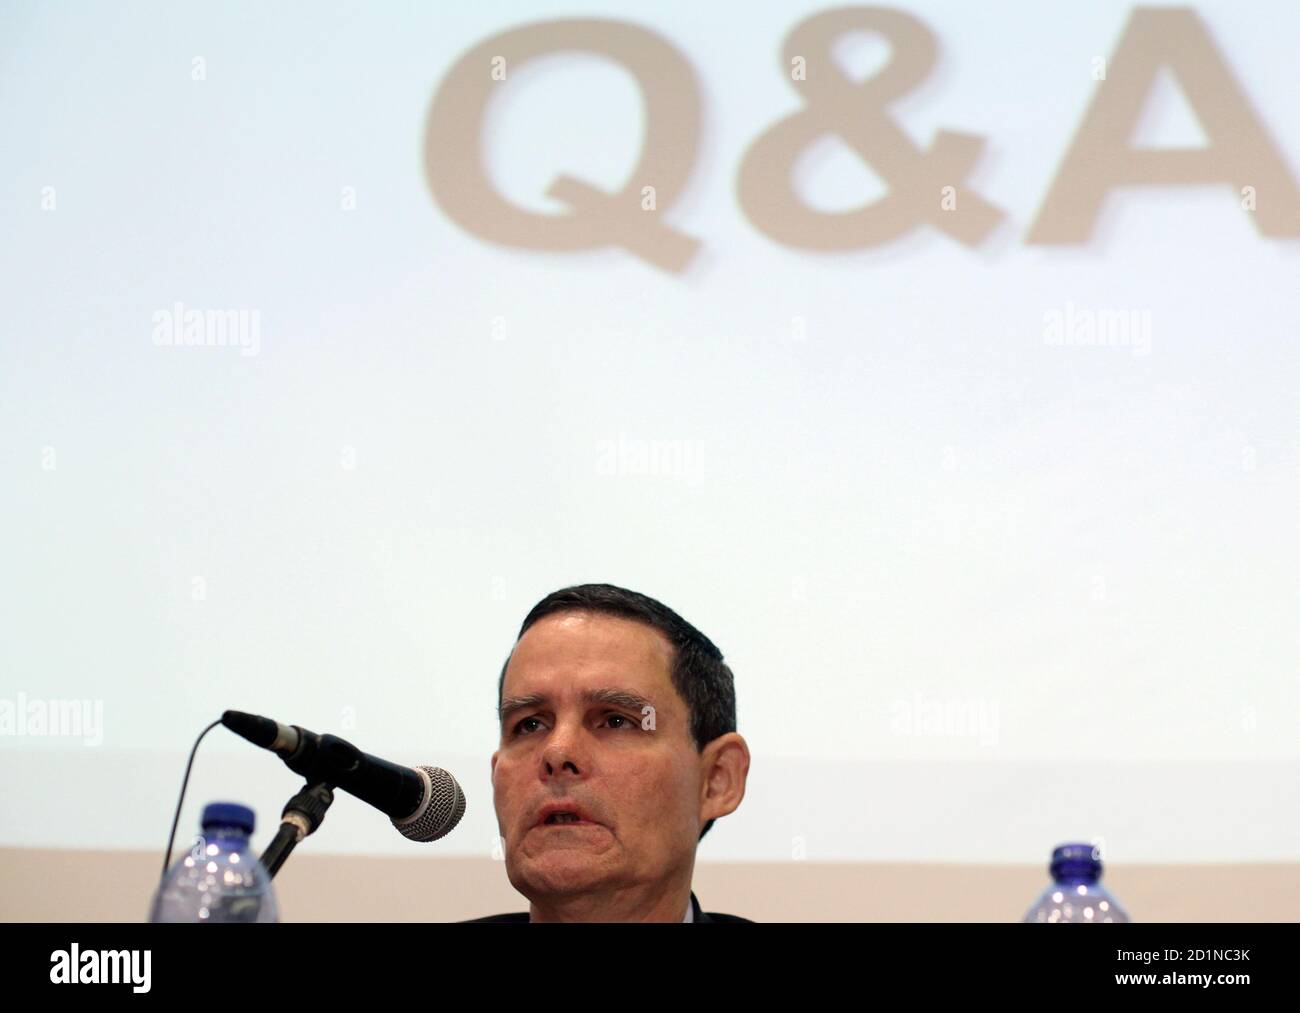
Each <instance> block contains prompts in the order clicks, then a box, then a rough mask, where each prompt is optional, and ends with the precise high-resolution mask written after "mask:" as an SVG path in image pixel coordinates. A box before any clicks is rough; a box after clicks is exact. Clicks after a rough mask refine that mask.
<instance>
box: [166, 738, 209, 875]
mask: <svg viewBox="0 0 1300 1013" xmlns="http://www.w3.org/2000/svg"><path fill="white" fill-rule="evenodd" d="M219 724H221V719H220V718H218V719H217V720H216V721H214V722H212V724H210V725H208V727H207V728H205V729H203V731H201V732H199V737H198V738H197V739H195V740H194V748H193V749H191V750H190V762H189V763H187V764H185V777H184V778H183V779H182V781H181V797H180V798H178V799H177V800H176V815H175V816H173V817H172V832H171V836H170V837H168V838H167V850H166V851H164V852H163V867H162V876H161V878H162V879H166V878H167V870H168V868H170V867H171V863H172V845H173V844H175V843H176V827H177V826H178V825H179V824H180V822H181V806H183V805H184V804H185V788H186V786H187V785H188V784H189V783H190V768H191V767H193V766H194V754H195V753H197V752H198V751H199V743H200V742H202V741H203V736H205V735H207V734H208V732H210V731H212V729H214V728H216V727H217V725H219Z"/></svg>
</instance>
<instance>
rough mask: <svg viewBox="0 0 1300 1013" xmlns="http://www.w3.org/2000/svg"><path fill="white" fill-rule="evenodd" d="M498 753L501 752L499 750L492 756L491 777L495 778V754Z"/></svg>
mask: <svg viewBox="0 0 1300 1013" xmlns="http://www.w3.org/2000/svg"><path fill="white" fill-rule="evenodd" d="M499 752H501V750H499V749H498V750H497V751H496V752H494V753H493V754H492V776H493V777H496V776H497V753H499Z"/></svg>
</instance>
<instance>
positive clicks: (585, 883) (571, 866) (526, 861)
mask: <svg viewBox="0 0 1300 1013" xmlns="http://www.w3.org/2000/svg"><path fill="white" fill-rule="evenodd" d="M609 857H610V856H608V855H607V854H603V853H599V852H596V851H595V850H594V849H593V848H590V847H588V848H576V847H561V846H555V845H548V846H544V847H542V848H532V849H529V850H528V851H527V853H525V854H521V855H519V856H518V861H517V862H516V863H515V864H514V867H513V868H509V867H508V868H507V871H508V872H509V879H510V882H511V884H512V885H513V886H514V888H515V889H516V890H518V891H519V892H520V893H522V894H523V895H524V896H525V897H529V898H530V899H531V898H532V897H533V896H534V895H535V894H536V895H546V896H564V895H566V894H575V893H585V892H587V891H589V890H591V889H593V888H594V887H597V886H599V885H600V884H601V883H602V882H604V881H606V880H607V879H609V878H610V877H611V873H612V872H613V871H614V870H612V869H611V868H610V863H609Z"/></svg>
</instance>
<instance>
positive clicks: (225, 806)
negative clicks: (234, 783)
mask: <svg viewBox="0 0 1300 1013" xmlns="http://www.w3.org/2000/svg"><path fill="white" fill-rule="evenodd" d="M254 823H255V817H254V815H253V810H252V809H250V808H248V806H246V805H240V804H239V803H238V802H209V803H208V804H207V805H205V806H204V807H203V823H202V825H203V829H204V830H206V829H207V828H208V827H238V828H239V829H240V830H243V831H244V833H247V834H251V833H252V832H253V826H254Z"/></svg>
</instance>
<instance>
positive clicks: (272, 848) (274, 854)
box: [262, 781, 334, 879]
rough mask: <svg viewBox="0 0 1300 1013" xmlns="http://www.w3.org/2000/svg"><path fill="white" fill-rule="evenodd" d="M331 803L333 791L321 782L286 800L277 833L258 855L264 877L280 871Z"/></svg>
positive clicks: (305, 785)
mask: <svg viewBox="0 0 1300 1013" xmlns="http://www.w3.org/2000/svg"><path fill="white" fill-rule="evenodd" d="M333 802H334V790H333V789H332V788H331V787H330V786H329V785H328V784H326V783H325V782H323V781H322V782H319V783H317V784H312V783H311V782H310V781H308V782H307V783H306V784H304V785H303V786H302V791H300V792H298V794H297V795H295V796H294V797H293V798H291V799H289V801H288V803H287V804H286V805H285V807H284V811H283V812H282V813H281V814H280V816H281V822H280V829H279V831H278V832H277V833H276V835H275V838H274V839H273V840H272V841H271V843H270V844H269V845H268V846H267V848H266V850H265V851H263V852H262V865H264V866H265V867H266V871H267V874H268V875H269V876H270V877H271V878H272V879H274V878H275V874H276V873H277V872H279V871H280V866H282V865H284V863H285V860H286V859H287V858H288V857H289V854H290V853H291V852H292V851H293V849H294V848H295V847H297V846H298V842H299V841H301V840H302V839H303V838H304V837H307V836H308V835H309V834H312V833H315V831H316V828H317V827H319V826H320V825H321V821H322V820H324V819H325V811H326V810H327V809H329V807H330V805H331V804H332V803H333Z"/></svg>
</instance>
